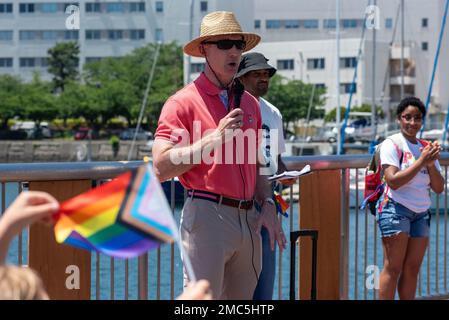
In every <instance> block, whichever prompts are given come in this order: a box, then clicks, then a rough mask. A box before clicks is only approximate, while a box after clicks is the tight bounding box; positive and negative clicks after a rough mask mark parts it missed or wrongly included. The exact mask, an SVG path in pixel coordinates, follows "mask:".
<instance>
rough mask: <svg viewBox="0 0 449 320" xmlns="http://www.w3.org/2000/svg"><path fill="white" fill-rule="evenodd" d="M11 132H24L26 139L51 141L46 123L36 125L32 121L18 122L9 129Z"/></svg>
mask: <svg viewBox="0 0 449 320" xmlns="http://www.w3.org/2000/svg"><path fill="white" fill-rule="evenodd" d="M11 130H12V131H24V132H26V135H27V136H26V138H27V139H43V138H44V139H51V138H52V136H53V134H52V132H51V129H50V127H49V124H48V122H45V121H43V122H41V123H40V124H39V125H37V124H36V123H35V122H34V121H19V122H17V123H15V124H14V125H13V126H12V127H11Z"/></svg>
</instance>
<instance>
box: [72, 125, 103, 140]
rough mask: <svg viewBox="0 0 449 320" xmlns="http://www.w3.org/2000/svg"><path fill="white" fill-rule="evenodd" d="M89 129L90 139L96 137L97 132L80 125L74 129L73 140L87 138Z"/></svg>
mask: <svg viewBox="0 0 449 320" xmlns="http://www.w3.org/2000/svg"><path fill="white" fill-rule="evenodd" d="M89 130H90V134H91V138H92V139H98V132H97V131H95V130H93V129H90V128H86V127H81V128H78V129H77V130H76V131H75V135H74V138H75V140H86V139H89Z"/></svg>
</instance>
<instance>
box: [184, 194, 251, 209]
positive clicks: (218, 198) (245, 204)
mask: <svg viewBox="0 0 449 320" xmlns="http://www.w3.org/2000/svg"><path fill="white" fill-rule="evenodd" d="M187 195H188V196H189V197H191V198H193V199H195V198H196V199H203V200H209V201H212V202H215V203H219V204H224V205H226V206H230V207H234V208H239V209H243V210H250V209H251V208H252V207H253V205H254V200H238V199H233V198H227V197H224V196H222V195H219V194H216V193H212V192H208V191H202V190H187Z"/></svg>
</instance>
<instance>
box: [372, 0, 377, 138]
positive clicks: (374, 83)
mask: <svg viewBox="0 0 449 320" xmlns="http://www.w3.org/2000/svg"><path fill="white" fill-rule="evenodd" d="M373 4H374V7H375V6H376V5H377V0H374V1H373ZM372 63H373V74H372V101H371V128H372V132H373V137H372V139H371V141H372V143H373V145H374V143H375V141H376V135H377V123H376V27H374V28H373V61H372Z"/></svg>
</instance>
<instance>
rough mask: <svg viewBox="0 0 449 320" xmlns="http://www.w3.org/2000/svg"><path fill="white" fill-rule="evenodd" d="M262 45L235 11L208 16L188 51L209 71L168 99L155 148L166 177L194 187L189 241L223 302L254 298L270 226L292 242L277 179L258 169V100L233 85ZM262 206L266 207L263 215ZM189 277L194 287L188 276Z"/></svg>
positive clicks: (184, 225)
mask: <svg viewBox="0 0 449 320" xmlns="http://www.w3.org/2000/svg"><path fill="white" fill-rule="evenodd" d="M259 41H260V37H259V36H258V35H256V34H253V33H245V32H242V30H241V27H240V25H239V23H238V22H237V20H236V19H235V17H234V15H233V13H231V12H212V13H210V14H208V15H206V16H205V17H204V18H203V21H202V23H201V33H200V36H199V37H198V38H196V39H194V40H192V41H190V42H189V43H188V44H187V45H185V46H184V52H185V53H186V54H188V55H191V56H196V57H204V58H205V59H206V66H205V70H204V72H203V73H202V74H201V75H200V76H199V77H198V78H197V79H196V80H195V81H194V82H193V83H191V84H189V85H187V86H186V87H184V88H183V89H181V90H180V91H178V92H177V93H176V94H174V95H173V96H171V97H170V98H169V99H168V100H167V102H166V103H165V105H164V107H163V109H162V112H161V116H160V118H159V123H158V128H157V130H156V134H155V141H154V144H153V165H154V169H155V173H156V175H157V176H158V178H159V179H160V180H161V181H164V180H167V179H170V178H172V177H175V176H178V177H179V180H180V181H181V183H182V185H183V186H184V188H186V189H187V190H188V198H187V200H186V203H185V204H184V208H183V212H182V218H181V228H180V229H181V238H182V242H183V244H184V246H185V252H186V254H187V255H188V256H189V258H190V260H191V262H192V267H193V270H194V272H195V274H196V276H197V278H199V279H206V280H208V281H209V282H210V284H211V289H212V294H213V296H214V298H216V299H251V298H252V296H253V292H254V289H255V287H256V284H257V281H258V277H259V274H260V269H261V240H260V229H261V227H262V225H263V226H265V227H266V228H267V230H268V231H269V234H270V240H271V242H272V243H273V244H274V243H275V241H276V242H278V244H279V246H280V248H284V247H285V243H286V239H285V236H284V234H283V233H282V229H281V227H280V225H279V222H278V221H277V219H276V209H275V206H274V205H273V203H272V202H271V201H270V200H269V199H271V194H270V192H267V188H266V185H267V184H268V183H269V182H268V181H267V177H266V176H263V175H260V174H259V170H258V163H257V159H256V158H257V156H256V155H257V149H258V147H259V135H260V129H261V116H260V110H259V106H258V102H257V100H256V99H255V98H254V97H253V96H251V95H250V94H248V93H247V92H244V91H243V89H242V88H240V87H238V85H236V84H234V81H233V79H234V76H235V74H236V73H237V70H238V66H239V62H240V57H241V55H242V52H243V51H247V50H250V49H252V48H253V47H255V46H256V45H257V44H258V42H259ZM268 190H269V189H268ZM254 201H258V202H259V204H260V205H261V206H262V211H261V213H260V214H257V213H256V210H255V208H254ZM184 278H185V283H187V282H188V281H189V279H188V277H187V274H186V272H184Z"/></svg>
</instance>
